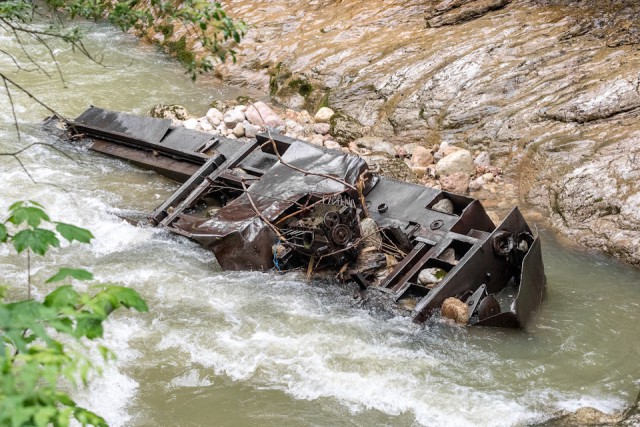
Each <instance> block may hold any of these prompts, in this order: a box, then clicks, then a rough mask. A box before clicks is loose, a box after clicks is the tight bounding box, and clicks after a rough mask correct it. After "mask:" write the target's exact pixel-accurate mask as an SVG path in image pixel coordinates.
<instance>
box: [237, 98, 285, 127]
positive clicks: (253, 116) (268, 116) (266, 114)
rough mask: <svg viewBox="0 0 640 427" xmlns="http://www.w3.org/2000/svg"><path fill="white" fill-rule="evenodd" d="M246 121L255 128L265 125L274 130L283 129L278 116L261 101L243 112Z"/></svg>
mask: <svg viewBox="0 0 640 427" xmlns="http://www.w3.org/2000/svg"><path fill="white" fill-rule="evenodd" d="M245 114H246V116H247V120H249V122H251V124H253V125H256V126H262V125H267V126H270V127H274V128H280V127H285V125H284V121H283V120H282V119H281V118H280V116H279V115H278V114H277V113H276V112H275V111H273V110H272V109H271V107H269V106H268V105H267V104H265V103H264V102H262V101H258V102H255V103H253V104H251V105H250V106H249V107H248V108H247V111H245Z"/></svg>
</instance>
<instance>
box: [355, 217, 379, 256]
mask: <svg viewBox="0 0 640 427" xmlns="http://www.w3.org/2000/svg"><path fill="white" fill-rule="evenodd" d="M360 235H361V236H362V238H363V242H362V244H363V246H364V247H365V248H366V247H369V246H373V247H375V248H376V249H380V248H381V247H382V237H381V236H380V229H379V228H378V224H376V222H375V221H374V220H373V219H372V218H365V219H363V220H362V221H360Z"/></svg>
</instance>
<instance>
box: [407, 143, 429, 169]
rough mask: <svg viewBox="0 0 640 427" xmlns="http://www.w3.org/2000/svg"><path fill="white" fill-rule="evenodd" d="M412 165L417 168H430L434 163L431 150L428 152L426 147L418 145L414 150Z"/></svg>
mask: <svg viewBox="0 0 640 427" xmlns="http://www.w3.org/2000/svg"><path fill="white" fill-rule="evenodd" d="M411 163H413V164H414V165H416V166H425V167H426V166H429V165H430V164H432V163H433V154H431V151H430V150H427V149H426V148H425V147H422V146H420V145H418V146H416V147H415V148H414V150H413V155H412V156H411Z"/></svg>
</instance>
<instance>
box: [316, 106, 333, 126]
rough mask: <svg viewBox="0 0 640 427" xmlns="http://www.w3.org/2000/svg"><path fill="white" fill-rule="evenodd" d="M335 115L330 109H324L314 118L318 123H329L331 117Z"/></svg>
mask: <svg viewBox="0 0 640 427" xmlns="http://www.w3.org/2000/svg"><path fill="white" fill-rule="evenodd" d="M334 114H335V112H334V111H333V110H332V109H331V108H329V107H322V108H320V109H319V110H318V112H317V113H316V115H315V116H314V117H313V118H314V119H315V121H316V122H318V123H329V120H331V117H332V116H333V115H334Z"/></svg>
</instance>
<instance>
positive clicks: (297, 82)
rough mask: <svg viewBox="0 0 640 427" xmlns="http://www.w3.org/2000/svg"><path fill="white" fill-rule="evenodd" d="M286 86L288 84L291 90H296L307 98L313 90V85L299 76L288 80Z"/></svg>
mask: <svg viewBox="0 0 640 427" xmlns="http://www.w3.org/2000/svg"><path fill="white" fill-rule="evenodd" d="M287 86H289V88H290V89H291V90H293V91H295V92H298V93H299V94H300V95H302V96H303V97H304V98H307V97H308V96H309V95H311V93H312V92H313V91H314V87H313V85H312V84H311V83H309V82H308V81H306V80H304V79H300V78H298V79H292V80H289V83H287Z"/></svg>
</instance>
